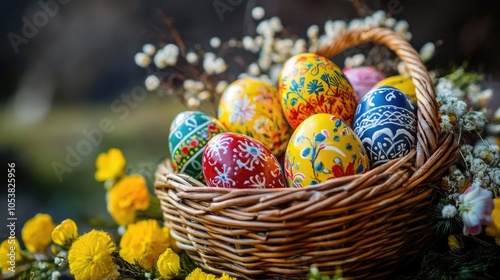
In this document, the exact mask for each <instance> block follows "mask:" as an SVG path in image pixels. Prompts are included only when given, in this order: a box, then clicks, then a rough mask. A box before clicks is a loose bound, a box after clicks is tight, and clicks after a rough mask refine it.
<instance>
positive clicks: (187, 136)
mask: <svg viewBox="0 0 500 280" xmlns="http://www.w3.org/2000/svg"><path fill="white" fill-rule="evenodd" d="M224 131H226V129H225V128H224V127H223V126H222V124H221V123H220V122H219V121H218V120H217V119H216V118H214V117H212V116H209V115H207V114H205V113H203V112H198V111H186V112H182V113H179V114H178V115H177V116H176V117H175V118H174V119H173V121H172V125H171V126H170V133H169V136H168V149H169V152H170V160H171V162H172V168H173V169H174V171H175V172H178V173H185V174H188V175H190V176H191V177H193V178H196V179H198V180H200V181H203V170H202V166H201V160H202V157H203V151H204V150H205V145H206V144H207V142H208V140H210V139H211V138H212V137H213V136H215V135H216V134H218V133H221V132H224Z"/></svg>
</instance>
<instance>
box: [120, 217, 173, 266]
mask: <svg viewBox="0 0 500 280" xmlns="http://www.w3.org/2000/svg"><path fill="white" fill-rule="evenodd" d="M168 246H169V236H168V235H166V234H165V231H163V230H162V228H161V227H160V226H159V225H158V222H157V221H156V220H144V221H140V222H137V223H135V224H130V225H128V228H127V230H126V231H125V233H124V234H123V236H122V239H121V240H120V256H121V257H122V258H123V259H124V260H126V261H127V262H129V263H134V262H135V261H137V262H138V263H139V264H140V265H141V266H142V267H144V268H146V269H150V268H152V267H153V266H154V265H155V264H156V263H157V261H158V257H159V256H160V255H161V254H162V253H163V252H165V249H167V247H168Z"/></svg>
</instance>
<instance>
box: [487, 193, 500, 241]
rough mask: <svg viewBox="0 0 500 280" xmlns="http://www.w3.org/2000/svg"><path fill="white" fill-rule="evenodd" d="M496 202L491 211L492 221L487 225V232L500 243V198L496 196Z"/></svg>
mask: <svg viewBox="0 0 500 280" xmlns="http://www.w3.org/2000/svg"><path fill="white" fill-rule="evenodd" d="M494 203H495V208H494V209H493V212H491V223H490V224H489V225H487V226H486V234H487V235H489V236H491V237H493V238H495V240H496V242H497V244H500V198H495V200H494Z"/></svg>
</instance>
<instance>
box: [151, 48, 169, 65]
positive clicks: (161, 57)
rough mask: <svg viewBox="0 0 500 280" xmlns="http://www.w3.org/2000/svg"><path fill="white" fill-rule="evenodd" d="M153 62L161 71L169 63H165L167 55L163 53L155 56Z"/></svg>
mask: <svg viewBox="0 0 500 280" xmlns="http://www.w3.org/2000/svg"><path fill="white" fill-rule="evenodd" d="M153 61H154V63H155V65H156V67H158V68H160V69H163V68H165V67H167V63H166V61H165V55H164V54H163V52H161V51H159V52H157V53H156V54H155V56H154V58H153Z"/></svg>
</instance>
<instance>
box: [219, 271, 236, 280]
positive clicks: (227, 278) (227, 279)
mask: <svg viewBox="0 0 500 280" xmlns="http://www.w3.org/2000/svg"><path fill="white" fill-rule="evenodd" d="M218 280H238V279H236V278H235V277H231V276H229V275H227V274H226V273H222V276H221V277H220V278H219V279H218Z"/></svg>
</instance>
